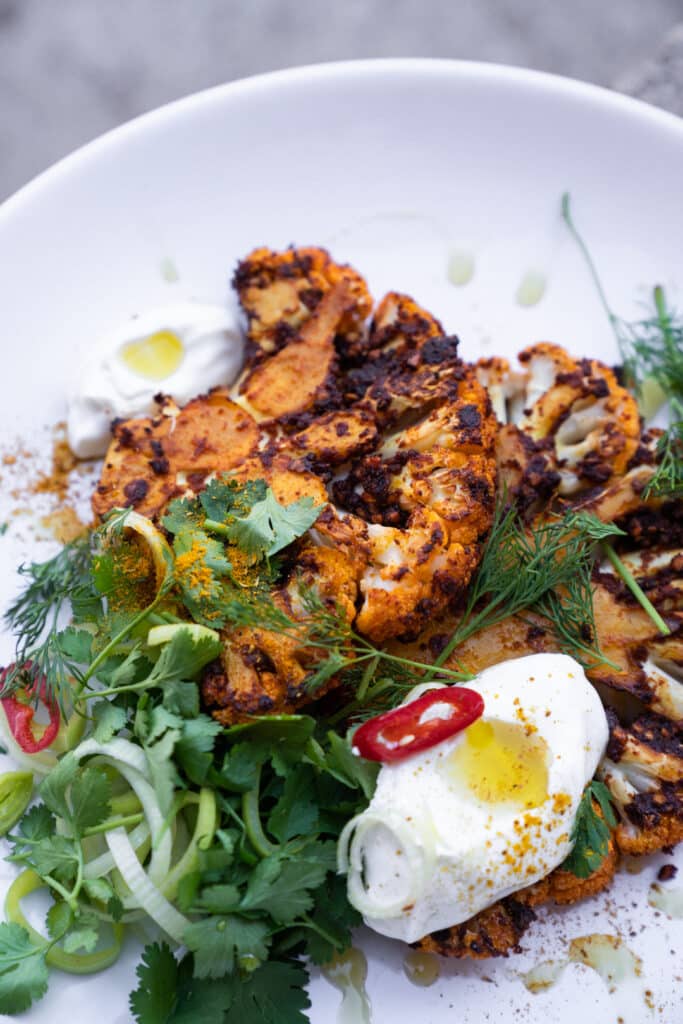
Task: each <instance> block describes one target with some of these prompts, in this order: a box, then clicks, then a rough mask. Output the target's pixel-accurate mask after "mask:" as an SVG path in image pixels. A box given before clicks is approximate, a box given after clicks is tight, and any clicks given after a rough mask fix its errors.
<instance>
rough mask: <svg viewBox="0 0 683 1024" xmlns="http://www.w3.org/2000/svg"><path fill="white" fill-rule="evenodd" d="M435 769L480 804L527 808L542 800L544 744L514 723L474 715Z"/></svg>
mask: <svg viewBox="0 0 683 1024" xmlns="http://www.w3.org/2000/svg"><path fill="white" fill-rule="evenodd" d="M441 770H442V771H444V772H446V773H447V774H448V775H449V776H450V778H451V779H452V780H453V781H455V782H457V783H458V784H459V785H462V786H465V787H466V788H467V789H468V790H469V791H470V792H471V793H473V794H474V795H475V796H476V797H477V798H478V799H479V800H482V801H483V802H484V803H492V804H496V803H505V802H512V803H514V804H516V805H517V806H519V807H522V808H532V807H539V806H540V805H541V804H542V803H544V802H545V801H546V800H547V799H548V745H547V743H546V741H545V740H544V739H543V738H542V737H541V736H539V735H538V734H537V733H531V734H528V732H527V730H526V729H525V728H524V726H523V725H516V724H515V723H514V722H499V721H497V720H495V719H490V720H489V721H483V720H482V719H479V721H478V722H475V723H474V724H473V725H470V726H469V728H468V729H466V730H465V733H464V735H463V737H462V742H461V743H459V744H458V746H457V747H456V748H455V750H454V751H453V753H452V754H451V755H450V756H449V757H448V758H446V760H445V762H444V765H443V768H442V769H441Z"/></svg>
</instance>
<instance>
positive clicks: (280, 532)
mask: <svg viewBox="0 0 683 1024" xmlns="http://www.w3.org/2000/svg"><path fill="white" fill-rule="evenodd" d="M321 510H322V506H320V505H316V504H315V503H314V501H313V498H310V497H306V498H299V500H298V501H295V502H293V503H292V504H291V505H281V504H280V502H279V501H278V500H277V498H276V497H275V495H274V493H273V491H272V489H271V488H270V487H269V488H268V490H267V491H266V495H265V497H264V498H263V499H262V500H261V501H257V502H255V504H253V505H252V507H251V509H250V511H249V513H248V514H247V515H246V516H244V517H240V516H236V517H235V519H234V521H233V522H232V523H231V524H229V526H228V528H227V533H228V537H229V538H230V540H231V541H233V543H235V544H237V545H238V547H240V548H241V549H242V551H244V552H245V553H246V554H248V555H253V556H255V557H257V558H261V557H263V556H264V555H265V556H266V557H267V558H270V557H271V555H276V554H277V553H278V551H282V549H283V548H286V547H287V545H288V544H291V543H292V541H295V540H297V538H298V537H301V536H302V535H303V534H304V533H305V532H306V530H308V529H309V528H310V527H311V526H313V523H314V522H315V521H316V519H317V518H318V516H319V515H320V512H321Z"/></svg>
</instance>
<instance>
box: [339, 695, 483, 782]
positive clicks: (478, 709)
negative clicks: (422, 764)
mask: <svg viewBox="0 0 683 1024" xmlns="http://www.w3.org/2000/svg"><path fill="white" fill-rule="evenodd" d="M483 711H484V700H483V697H482V696H481V694H479V693H477V692H476V690H470V689H468V688H467V687H466V686H442V687H439V688H438V689H435V690H428V691H427V692H426V693H423V694H422V696H421V697H417V698H416V699H415V700H412V701H410V702H409V703H408V704H402V705H401V707H399V708H395V709H394V710H393V711H386V712H385V713H384V714H382V715H378V716H377V717H376V718H371V719H370V720H369V721H368V722H364V723H363V725H361V727H360V728H359V729H357V730H356V732H355V733H354V736H353V746H354V747H355V748H356V749H357V750H358V753H359V754H360V755H361V757H364V758H366V759H367V760H368V761H383V762H385V763H389V762H392V761H402V760H403V758H405V757H410V756H411V754H417V753H419V751H421V750H427V749H428V748H429V747H433V746H435V744H437V743H441V742H442V740H447V739H448V738H449V737H450V736H455V734H456V733H458V732H461V731H462V730H463V729H466V728H467V726H468V725H471V724H472V722H474V721H476V719H477V718H479V717H480V716H481V714H482V713H483Z"/></svg>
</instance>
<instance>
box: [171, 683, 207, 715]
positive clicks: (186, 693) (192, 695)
mask: <svg viewBox="0 0 683 1024" xmlns="http://www.w3.org/2000/svg"><path fill="white" fill-rule="evenodd" d="M163 700H164V707H165V708H166V709H167V710H168V711H170V712H172V714H174V715H180V716H181V717H182V718H196V717H197V715H198V714H199V687H198V686H197V684H196V683H182V682H179V681H178V680H174V681H173V682H170V683H169V682H167V683H165V684H164V697H163Z"/></svg>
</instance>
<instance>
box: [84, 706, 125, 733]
mask: <svg viewBox="0 0 683 1024" xmlns="http://www.w3.org/2000/svg"><path fill="white" fill-rule="evenodd" d="M92 716H93V721H94V723H95V729H94V732H93V738H94V739H96V740H97V742H98V743H107V742H108V741H109V740H110V739H111V738H112V737H113V736H115V735H116V733H117V732H120V731H121V729H123V728H124V726H125V724H126V721H127V719H128V716H127V715H126V712H125V711H124V710H123V708H119V707H116V705H115V704H112V703H111V701H109V700H98V701H97V702H96V703H95V704H93V706H92Z"/></svg>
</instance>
